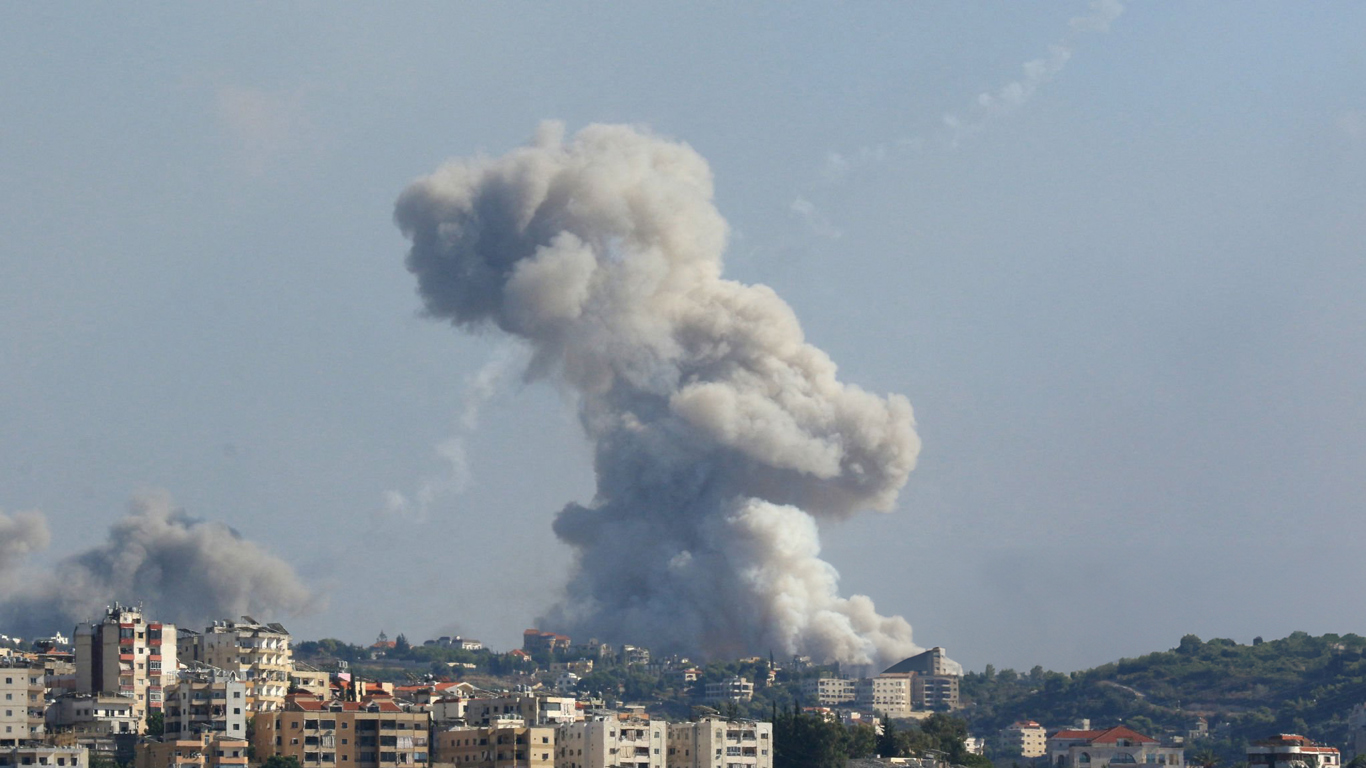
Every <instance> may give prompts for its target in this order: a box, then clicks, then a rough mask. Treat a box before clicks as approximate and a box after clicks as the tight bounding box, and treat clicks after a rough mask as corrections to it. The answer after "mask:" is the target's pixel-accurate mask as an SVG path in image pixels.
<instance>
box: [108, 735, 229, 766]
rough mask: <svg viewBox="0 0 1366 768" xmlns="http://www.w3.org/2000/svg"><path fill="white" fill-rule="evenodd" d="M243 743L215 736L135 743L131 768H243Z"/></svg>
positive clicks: (226, 737)
mask: <svg viewBox="0 0 1366 768" xmlns="http://www.w3.org/2000/svg"><path fill="white" fill-rule="evenodd" d="M247 747H248V744H247V740H246V739H243V738H239V737H233V736H224V735H222V734H217V733H207V732H206V733H203V734H200V735H198V736H195V737H193V738H186V739H162V740H160V741H142V742H138V745H137V748H136V750H135V753H134V754H135V755H136V756H135V757H134V759H133V768H247V759H248V758H247Z"/></svg>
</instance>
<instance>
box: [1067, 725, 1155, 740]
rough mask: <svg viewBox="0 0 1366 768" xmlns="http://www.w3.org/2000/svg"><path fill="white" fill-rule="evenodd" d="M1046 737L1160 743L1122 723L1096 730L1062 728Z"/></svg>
mask: <svg viewBox="0 0 1366 768" xmlns="http://www.w3.org/2000/svg"><path fill="white" fill-rule="evenodd" d="M1048 738H1050V739H1079V740H1084V741H1085V742H1086V743H1088V744H1114V743H1115V742H1117V741H1119V740H1120V739H1128V740H1130V741H1136V742H1140V743H1143V744H1158V743H1160V742H1158V740H1157V739H1152V738H1149V737H1147V736H1144V735H1143V734H1141V733H1139V732H1138V731H1135V730H1133V729H1132V728H1126V727H1124V726H1122V725H1117V726H1115V727H1114V728H1105V729H1102V730H1098V731H1095V730H1093V731H1074V730H1062V731H1058V732H1057V733H1055V734H1053V735H1052V736H1049V737H1048Z"/></svg>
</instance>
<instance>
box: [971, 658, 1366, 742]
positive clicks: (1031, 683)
mask: <svg viewBox="0 0 1366 768" xmlns="http://www.w3.org/2000/svg"><path fill="white" fill-rule="evenodd" d="M962 694H963V699H964V701H965V702H966V703H967V705H968V706H967V709H966V710H965V712H964V714H965V715H966V716H967V718H968V720H969V722H970V724H971V726H972V730H973V732H974V733H979V734H990V733H995V732H996V731H997V730H998V729H1000V728H1002V727H1004V726H1006V725H1008V724H1010V723H1011V722H1012V721H1014V720H1018V719H1031V720H1037V721H1038V722H1040V723H1042V724H1043V725H1044V726H1045V727H1047V728H1050V729H1051V728H1056V727H1060V726H1064V725H1069V724H1071V723H1073V722H1074V721H1076V720H1077V719H1078V718H1083V717H1085V718H1090V719H1091V721H1092V723H1093V724H1096V725H1112V724H1117V723H1120V722H1123V723H1125V724H1127V725H1129V726H1131V727H1133V728H1135V729H1137V730H1139V731H1144V732H1148V733H1151V734H1152V735H1158V734H1159V733H1161V732H1163V731H1176V732H1185V731H1186V730H1187V729H1188V728H1190V727H1191V726H1192V725H1193V724H1194V722H1195V721H1196V719H1197V717H1200V716H1203V717H1205V718H1206V719H1207V720H1208V722H1209V728H1210V735H1211V737H1210V738H1209V739H1206V740H1201V741H1198V742H1194V743H1192V744H1190V745H1189V748H1190V749H1193V750H1196V751H1200V750H1203V749H1210V750H1212V751H1214V752H1215V754H1217V755H1219V756H1220V757H1221V758H1222V760H1223V762H1224V764H1226V765H1231V764H1233V763H1236V762H1238V761H1240V760H1241V759H1242V756H1243V749H1244V748H1245V746H1246V743H1247V741H1249V740H1252V739H1257V738H1261V737H1263V736H1266V735H1268V734H1271V733H1276V732H1295V733H1301V734H1304V735H1306V736H1309V737H1310V738H1313V739H1315V740H1318V741H1321V742H1324V743H1327V744H1332V745H1335V746H1338V747H1342V746H1344V742H1345V737H1346V717H1347V714H1348V712H1349V711H1350V710H1351V708H1352V705H1354V704H1357V703H1360V702H1366V638H1363V637H1360V636H1358V635H1352V634H1349V635H1341V636H1339V635H1333V634H1328V635H1323V636H1321V637H1313V636H1310V635H1308V634H1307V633H1304V632H1295V633H1293V634H1291V635H1290V636H1289V637H1286V638H1283V639H1281V640H1271V641H1267V642H1262V641H1261V640H1260V638H1259V639H1258V640H1255V641H1253V644H1252V645H1239V644H1238V643H1236V642H1234V641H1232V640H1225V639H1214V640H1210V641H1208V642H1203V641H1201V640H1200V638H1198V637H1196V636H1194V635H1187V636H1185V637H1183V638H1181V642H1180V644H1179V645H1178V646H1177V647H1176V648H1173V649H1172V650H1169V651H1163V652H1159V653H1150V654H1148V655H1146V656H1140V657H1138V658H1133V659H1120V660H1119V661H1117V662H1114V663H1111V664H1105V665H1103V666H1100V667H1096V668H1094V669H1089V670H1085V671H1081V672H1073V673H1071V674H1062V673H1058V672H1046V671H1044V670H1043V669H1042V668H1040V667H1035V668H1034V669H1033V670H1031V671H1030V672H1028V673H1026V674H1019V673H1016V672H1015V671H1013V670H1009V669H1006V670H1001V671H999V672H998V671H996V670H994V669H993V668H992V667H991V666H988V667H987V669H986V670H985V671H984V672H982V673H976V672H974V673H969V674H968V675H966V676H965V677H964V678H963V684H962Z"/></svg>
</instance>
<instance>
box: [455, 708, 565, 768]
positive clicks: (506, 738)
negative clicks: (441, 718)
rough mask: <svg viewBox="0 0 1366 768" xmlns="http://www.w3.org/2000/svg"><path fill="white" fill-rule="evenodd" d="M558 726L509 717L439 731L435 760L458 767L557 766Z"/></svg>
mask: <svg viewBox="0 0 1366 768" xmlns="http://www.w3.org/2000/svg"><path fill="white" fill-rule="evenodd" d="M555 736H556V734H555V729H554V728H552V727H548V726H535V725H531V726H528V725H527V724H526V723H525V722H524V721H522V720H521V719H519V718H511V717H510V718H506V719H504V720H501V721H499V722H498V723H497V724H496V725H492V726H489V727H487V728H451V729H449V730H443V731H437V732H436V735H435V738H434V740H433V741H434V743H433V749H432V760H433V761H434V762H436V763H440V764H442V765H453V766H455V767H456V768H554V766H555Z"/></svg>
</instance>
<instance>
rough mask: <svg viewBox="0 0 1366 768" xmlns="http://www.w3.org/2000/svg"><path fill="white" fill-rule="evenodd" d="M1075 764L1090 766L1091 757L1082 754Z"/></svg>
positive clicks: (1084, 753)
mask: <svg viewBox="0 0 1366 768" xmlns="http://www.w3.org/2000/svg"><path fill="white" fill-rule="evenodd" d="M1077 762H1079V763H1081V764H1082V765H1090V764H1091V755H1090V754H1089V753H1087V752H1082V753H1081V757H1078V758H1077Z"/></svg>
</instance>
